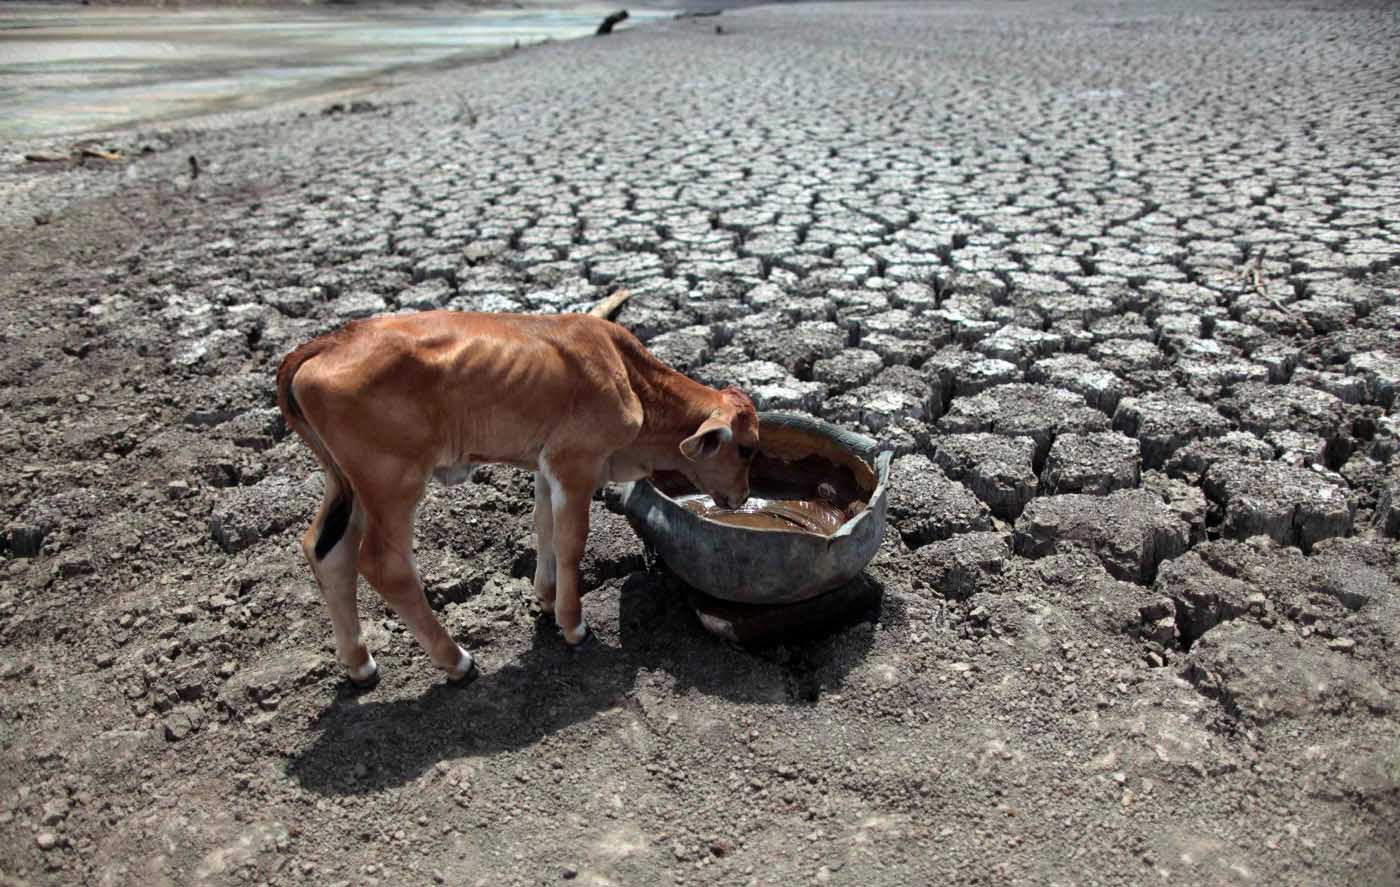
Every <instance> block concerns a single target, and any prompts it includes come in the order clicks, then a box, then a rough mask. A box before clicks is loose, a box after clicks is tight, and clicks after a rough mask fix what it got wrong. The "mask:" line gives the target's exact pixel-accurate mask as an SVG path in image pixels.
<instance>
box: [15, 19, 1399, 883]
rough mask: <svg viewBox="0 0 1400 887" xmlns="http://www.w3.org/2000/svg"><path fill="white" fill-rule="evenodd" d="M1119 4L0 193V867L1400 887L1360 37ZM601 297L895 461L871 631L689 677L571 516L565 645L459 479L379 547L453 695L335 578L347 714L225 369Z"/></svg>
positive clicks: (166, 876)
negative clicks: (397, 555) (357, 649)
mask: <svg viewBox="0 0 1400 887" xmlns="http://www.w3.org/2000/svg"><path fill="white" fill-rule="evenodd" d="M1156 7H1157V4H1138V3H1131V2H1123V3H1107V4H1076V5H1073V6H1067V5H1054V6H1052V5H1049V4H1043V3H1039V2H1028V3H1014V4H1004V5H996V6H985V5H983V4H959V3H949V4H937V5H935V4H907V5H893V4H875V3H871V4H854V5H850V6H786V7H774V8H763V9H755V10H749V11H746V12H742V13H738V14H729V13H726V14H725V15H724V16H722V17H720V18H719V19H701V20H696V21H690V22H684V23H681V22H678V23H675V24H671V25H667V26H663V27H659V28H654V29H646V30H639V31H636V32H632V33H628V34H623V35H616V36H614V37H612V38H609V39H607V40H588V41H583V42H578V43H574V44H568V45H559V46H552V47H546V48H542V49H538V50H531V51H527V52H522V53H519V54H516V55H514V56H512V57H510V58H508V59H506V60H503V61H501V62H498V63H494V64H491V65H486V66H479V67H473V68H470V69H466V70H463V71H461V72H458V73H452V74H447V75H443V76H439V77H436V78H434V79H431V80H427V81H424V82H422V83H419V84H416V85H415V86H413V87H412V88H411V89H403V90H399V91H397V92H395V93H392V94H384V95H380V96H376V97H375V98H374V101H373V102H372V103H371V104H370V105H368V106H358V107H356V108H353V109H350V108H345V109H342V112H336V113H327V114H320V113H312V114H309V115H306V116H303V117H298V116H296V115H295V114H281V115H277V114H274V115H264V116H263V117H260V118H257V119H250V118H242V119H239V120H221V121H213V122H211V123H209V124H208V125H204V126H201V127H199V128H195V129H189V130H184V131H179V132H174V131H167V132H141V133H127V134H122V135H116V136H113V137H112V138H111V139H109V140H105V142H104V144H106V145H108V146H109V147H115V148H121V149H124V150H125V151H127V152H128V155H129V156H130V157H131V158H132V159H130V160H127V161H124V162H121V163H117V164H110V163H104V162H102V161H97V160H93V161H90V162H87V163H86V164H85V165H83V166H81V167H78V166H63V167H61V168H49V167H45V168H43V169H37V168H35V167H34V166H25V165H23V164H18V163H16V164H15V165H12V166H10V167H9V168H7V170H6V171H5V172H4V173H3V175H2V176H0V187H3V188H4V189H5V192H6V198H7V199H6V201H5V203H6V207H5V209H4V212H5V219H6V220H7V222H8V227H6V228H4V229H3V231H0V254H3V255H4V256H5V265H6V268H5V275H4V277H3V278H0V304H3V306H4V316H5V320H6V323H5V325H4V327H3V328H0V341H2V342H3V347H0V383H3V389H2V391H3V393H0V404H3V416H4V421H3V424H0V503H3V508H4V513H3V518H4V536H3V550H4V560H3V562H2V563H0V643H2V644H3V657H0V748H2V749H3V762H4V766H3V770H0V880H4V881H5V882H6V883H74V884H76V883H85V884H138V883H139V884H161V883H166V884H187V883H195V882H208V883H220V884H222V883H234V884H241V883H249V884H252V883H269V884H296V883H307V884H318V885H325V884H366V883H381V884H401V883H403V884H411V883H430V882H433V881H438V882H445V883H453V884H474V883H475V884H486V885H510V884H537V883H552V882H555V881H559V880H565V879H572V880H574V881H576V882H577V883H586V884H736V885H741V884H756V883H763V884H792V883H809V882H815V883H832V884H851V885H870V884H880V885H884V884H891V885H893V884H929V883H957V884H1003V883H1005V884H1032V883H1035V884H1041V883H1061V884H1070V883H1077V884H1137V883H1173V884H1175V883H1203V884H1217V883H1241V884H1245V883H1319V884H1320V883H1327V884H1387V883H1397V881H1400V851H1398V850H1397V847H1400V831H1397V825H1396V823H1397V822H1400V713H1397V709H1396V706H1397V700H1398V699H1400V696H1398V695H1397V694H1400V649H1397V645H1400V596H1397V594H1398V592H1400V588H1398V586H1397V576H1398V575H1400V572H1398V568H1397V559H1400V547H1397V542H1396V539H1395V537H1396V534H1397V533H1400V471H1397V455H1396V448H1397V445H1398V444H1397V430H1398V429H1397V416H1396V413H1395V409H1396V406H1395V400H1396V386H1397V384H1400V329H1398V328H1400V305H1397V295H1400V276H1398V275H1397V270H1396V269H1397V261H1398V260H1400V221H1397V219H1400V186H1397V182H1400V136H1398V135H1397V128H1396V124H1397V119H1396V108H1397V104H1396V101H1395V98H1396V93H1397V84H1400V76H1398V75H1397V64H1396V56H1395V53H1394V49H1395V46H1396V40H1397V35H1400V12H1397V10H1396V8H1395V7H1393V6H1388V5H1384V4H1377V5H1368V4H1365V3H1348V4H1337V5H1336V6H1335V7H1323V8H1318V7H1317V6H1315V5H1313V6H1309V5H1301V4H1290V3H1282V4H1279V3H1270V4H1260V5H1251V4H1206V3H1203V4H1171V9H1170V11H1166V12H1164V11H1159V10H1158V9H1157V8H1156ZM716 24H718V25H719V26H720V27H722V28H723V33H716V32H715V27H716ZM352 111H353V113H352ZM143 146H150V147H151V148H152V151H151V153H149V154H146V155H140V154H138V153H137V152H139V151H140V149H141V148H142V147H143ZM189 156H195V157H197V158H198V160H199V170H200V175H199V177H198V178H197V179H196V178H192V177H191V174H190V173H191V165H190V163H189V160H188V158H189ZM13 159H17V158H13ZM36 216H37V217H38V221H40V222H42V224H35V220H34V218H33V217H36ZM619 286H627V287H629V288H631V289H633V290H634V291H635V292H636V294H637V295H636V297H635V298H634V299H633V301H632V302H631V303H630V304H629V305H628V306H627V307H626V308H625V309H624V311H623V313H622V315H621V318H620V319H621V321H622V322H623V323H625V324H627V325H628V326H629V327H631V328H632V329H633V330H635V331H636V332H637V333H638V334H639V335H640V336H641V337H642V338H643V339H644V340H646V341H647V342H648V343H649V344H650V345H651V346H652V347H653V348H654V350H655V351H656V352H657V353H658V354H660V355H662V356H664V357H665V358H666V359H667V360H669V361H671V362H673V363H674V364H676V365H677V366H679V367H682V368H684V369H686V370H687V371H689V372H691V373H693V374H694V375H695V376H697V377H699V378H702V379H705V380H707V381H711V382H724V383H737V384H741V385H744V386H746V387H747V388H748V390H749V391H750V392H751V393H753V395H754V397H755V399H756V400H757V401H758V402H759V404H760V405H761V406H763V407H770V408H788V409H797V410H803V411H807V412H810V413H814V414H818V415H822V416H825V417H827V418H829V419H831V420H833V421H836V422H839V423H842V424H845V425H849V426H859V427H863V428H865V429H866V430H868V431H869V432H870V433H872V434H874V435H877V436H879V437H882V438H884V439H886V440H888V441H889V442H890V443H891V444H892V445H893V446H895V447H896V448H897V449H898V450H899V451H900V454H901V458H900V459H899V460H898V461H897V463H896V466H895V471H896V483H897V489H896V490H895V491H894V493H893V495H892V498H891V506H890V529H889V533H888V538H887V540H886V543H885V545H884V547H883V549H882V550H881V552H880V553H879V555H878V556H877V557H876V559H875V560H874V562H872V564H871V565H870V567H869V570H868V574H867V577H866V581H868V582H870V583H873V585H874V586H875V587H876V588H877V590H878V591H879V605H878V607H877V608H875V609H872V610H871V611H869V612H867V613H864V614H862V618H860V619H857V620H855V621H854V623H853V624H851V625H849V626H848V627H846V628H844V629H842V630H840V631H838V632H836V633H835V634H832V635H829V636H827V637H823V638H818V639H815V640H806V641H802V642H800V643H792V644H789V645H784V646H779V647H776V648H773V649H768V650H763V651H756V652H749V651H745V650H742V649H738V648H735V647H731V646H727V645H725V644H724V643H722V642H720V641H718V640H716V639H714V638H712V637H710V636H708V635H706V634H705V633H704V632H703V631H702V630H701V628H700V627H699V626H698V624H697V622H696V619H695V617H694V615H693V614H692V613H691V612H690V611H689V610H688V609H687V607H686V605H685V599H684V595H683V593H682V590H681V589H679V588H677V587H676V584H675V582H674V581H673V580H671V579H669V578H668V576H667V574H666V573H665V572H664V570H662V569H661V568H659V567H657V566H656V565H654V564H651V563H650V562H649V561H648V559H647V557H646V553H645V552H644V551H643V550H642V548H641V546H640V544H639V543H638V542H637V541H636V539H635V537H634V536H633V535H632V533H631V532H630V531H629V530H628V528H627V526H626V523H625V521H624V520H623V519H622V518H621V517H620V516H618V515H617V514H616V513H615V512H614V511H612V510H610V506H613V507H615V503H612V502H610V500H608V499H607V498H606V497H600V498H599V501H598V502H597V503H596V504H595V506H594V512H593V533H592V536H591V538H590V544H589V554H588V559H587V562H586V564H585V572H586V575H587V586H588V589H589V591H588V594H587V598H586V600H585V604H584V606H585V612H586V614H587V617H588V619H589V621H590V622H591V623H592V625H593V626H594V628H595V630H596V631H597V633H598V634H599V636H600V644H599V645H598V646H597V647H595V648H593V649H591V650H587V651H585V652H582V653H578V654H572V653H570V652H568V651H566V650H565V649H564V647H563V644H562V642H561V641H560V639H559V638H558V637H557V636H556V635H555V634H554V633H553V632H552V631H550V630H546V629H541V628H538V627H537V626H536V624H535V622H534V620H533V619H532V616H531V614H530V612H529V610H528V608H527V600H528V598H529V593H528V588H527V582H526V580H525V579H524V578H523V577H526V576H528V575H529V574H530V570H531V567H532V559H533V554H532V551H531V539H530V537H529V513H528V510H529V504H530V489H531V487H530V483H529V479H528V477H527V476H526V475H523V474H521V473H519V472H515V471H511V470H505V469H499V468H487V469H481V470H479V471H478V472H477V476H476V478H475V480H476V483H473V484H466V485H462V486H458V487H453V488H435V489H433V490H432V491H431V493H430V495H429V498H428V500H427V502H426V504H425V507H424V511H423V517H422V520H421V532H420V542H419V548H418V557H419V560H420V562H421V565H422V568H423V571H424V574H425V576H426V580H427V583H428V586H429V588H430V590H431V597H432V599H433V601H434V605H435V606H436V607H437V608H438V609H439V610H440V612H441V613H442V615H443V618H444V619H445V620H446V622H447V624H448V625H449V626H450V628H451V629H452V630H453V631H454V632H455V633H456V634H457V635H458V636H459V638H461V639H462V640H463V642H464V643H465V644H466V645H467V646H469V647H470V648H471V649H472V650H473V651H474V652H476V653H477V655H478V657H479V659H480V661H481V662H482V664H483V666H484V670H485V673H484V675H483V676H482V678H481V679H480V680H479V681H478V682H477V683H476V684H474V685H472V686H471V687H469V688H467V689H464V690H459V689H453V688H449V687H447V686H445V685H444V684H443V682H442V680H441V678H440V677H439V676H438V675H437V674H435V673H434V672H433V671H432V669H431V667H430V664H429V663H428V661H427V659H426V657H425V656H424V655H422V654H421V653H420V651H419V650H417V649H416V648H415V646H414V645H413V643H412V641H411V639H410V638H409V637H408V636H407V634H406V633H405V632H404V631H403V630H402V629H401V627H400V626H399V624H398V623H397V621H396V620H395V619H394V618H392V617H391V616H390V615H388V614H387V613H386V612H385V611H384V609H383V607H382V605H380V604H379V603H378V601H377V599H376V598H374V597H373V595H372V594H371V593H369V592H368V591H362V597H361V600H362V610H363V613H364V616H365V621H366V625H367V627H368V630H369V632H370V637H371V644H372V647H373V649H374V651H375V655H376V656H377V657H378V659H379V661H380V663H381V665H382V666H383V670H384V680H383V682H382V683H381V684H380V686H379V687H378V688H377V689H376V690H374V691H372V692H370V693H366V694H362V695H356V694H353V693H351V692H350V690H349V688H348V687H347V686H346V684H345V683H344V682H343V680H342V678H341V676H340V673H339V670H338V669H337V668H335V667H334V663H333V653H332V649H331V643H330V629H329V625H328V623H327V620H326V617H325V615H324V612H323V608H322V605H321V602H320V600H319V598H318V594H317V592H316V590H315V587H314V585H313V583H312V580H311V577H310V574H309V572H308V570H307V568H306V566H305V564H304V563H303V562H302V560H301V557H300V554H299V552H298V551H297V546H296V542H295V539H296V536H297V534H298V533H299V532H300V530H301V528H302V527H303V526H304V524H305V523H306V522H307V520H308V519H309V517H310V514H311V511H312V509H313V508H314V506H315V503H316V501H317V498H318V492H319V485H320V481H319V479H318V478H317V476H316V475H315V473H314V470H313V469H314V466H313V463H312V460H311V458H310V456H309V455H308V454H307V453H306V452H305V450H304V448H302V447H301V446H300V445H299V444H298V443H297V442H296V441H295V440H294V439H291V438H289V437H288V436H287V434H286V432H285V429H284V428H283V427H282V425H281V424H280V422H279V419H278V417H277V414H276V412H275V410H274V408H273V393H272V372H273V369H274V368H275V366H276V363H277V361H278V360H279V359H280V358H281V356H282V355H283V354H284V353H285V352H286V351H287V350H288V349H289V348H290V347H292V346H293V345H295V344H296V343H297V342H299V341H301V340H303V339H305V338H307V337H309V336H312V335H314V334H316V333H318V332H320V331H322V330H325V329H328V328H330V327H332V326H334V325H336V324H339V323H341V322H343V321H345V320H346V319H348V318H352V317H359V316H364V315H367V314H370V313H374V312H380V311H387V310H418V309H422V308H427V307H437V306H448V307H453V308H470V309H489V310H531V311H561V310H571V309H574V308H577V307H578V306H581V305H584V304H587V303H589V302H591V301H592V300H594V299H596V298H598V297H599V296H600V295H602V294H605V293H607V292H609V291H611V290H612V289H614V288H616V287H619Z"/></svg>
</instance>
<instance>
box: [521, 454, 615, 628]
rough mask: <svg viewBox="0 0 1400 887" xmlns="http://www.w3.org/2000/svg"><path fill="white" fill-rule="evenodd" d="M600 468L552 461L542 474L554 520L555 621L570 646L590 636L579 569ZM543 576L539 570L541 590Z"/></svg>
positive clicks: (537, 574) (586, 539)
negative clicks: (580, 594) (581, 594)
mask: <svg viewBox="0 0 1400 887" xmlns="http://www.w3.org/2000/svg"><path fill="white" fill-rule="evenodd" d="M598 469H599V467H598V466H597V465H593V464H591V463H587V464H584V463H580V462H563V461H562V460H561V461H560V462H559V463H556V462H555V461H554V460H550V463H549V464H548V466H547V467H546V468H545V469H544V470H542V471H541V474H543V475H545V480H546V481H547V483H548V486H549V504H550V514H551V519H552V527H551V529H552V531H553V532H552V542H553V552H552V554H553V561H554V577H553V578H554V621H555V622H556V623H557V624H558V625H559V629H560V631H562V632H563V633H564V640H565V641H566V642H567V643H568V644H569V645H570V646H573V645H575V644H579V643H582V642H583V640H584V639H585V638H586V637H587V636H588V624H587V623H585V622H584V621H583V605H582V603H581V602H580V600H579V592H580V589H579V575H578V574H579V569H578V567H579V562H580V561H581V560H583V551H584V546H585V545H586V544H587V542H588V504H589V502H590V501H591V500H592V498H593V490H594V489H595V488H596V486H597V481H598ZM537 501H538V500H537ZM541 557H543V555H541ZM539 575H540V574H539V572H538V568H536V573H535V576H536V582H537V585H536V587H537V588H538V577H539Z"/></svg>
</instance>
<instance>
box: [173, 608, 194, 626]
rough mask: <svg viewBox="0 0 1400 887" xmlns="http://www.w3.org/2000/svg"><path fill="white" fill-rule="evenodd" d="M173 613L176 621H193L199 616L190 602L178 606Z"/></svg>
mask: <svg viewBox="0 0 1400 887" xmlns="http://www.w3.org/2000/svg"><path fill="white" fill-rule="evenodd" d="M173 615H174V616H175V619H176V621H179V622H193V621H194V620H195V619H196V618H197V616H198V614H197V613H196V612H195V609H194V607H192V606H190V605H189V604H185V605H184V606H181V607H176V608H175V611H174V613H173Z"/></svg>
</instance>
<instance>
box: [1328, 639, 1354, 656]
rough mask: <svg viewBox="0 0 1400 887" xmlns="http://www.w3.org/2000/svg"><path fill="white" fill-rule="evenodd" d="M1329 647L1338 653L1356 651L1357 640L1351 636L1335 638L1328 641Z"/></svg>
mask: <svg viewBox="0 0 1400 887" xmlns="http://www.w3.org/2000/svg"><path fill="white" fill-rule="evenodd" d="M1327 649H1329V650H1333V651H1335V652H1337V653H1354V652H1356V641H1354V640H1352V639H1351V638H1333V639H1332V640H1330V641H1328V642H1327Z"/></svg>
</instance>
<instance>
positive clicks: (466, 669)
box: [445, 647, 476, 681]
mask: <svg viewBox="0 0 1400 887" xmlns="http://www.w3.org/2000/svg"><path fill="white" fill-rule="evenodd" d="M475 670H476V662H475V661H474V660H473V659H472V654H470V653H468V652H467V651H466V650H463V649H462V648H461V647H458V648H457V664H456V665H454V666H453V667H452V668H448V669H445V671H446V672H447V679H448V680H450V681H460V680H461V679H462V678H464V677H466V676H467V675H469V674H471V673H472V672H473V671H475Z"/></svg>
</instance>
